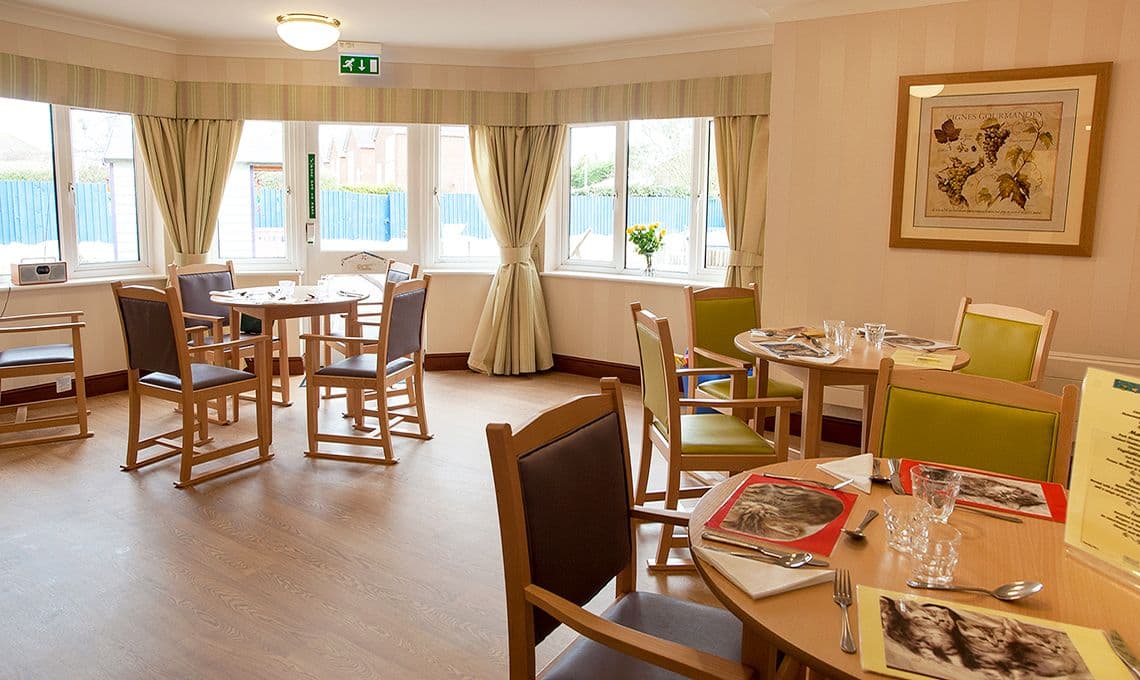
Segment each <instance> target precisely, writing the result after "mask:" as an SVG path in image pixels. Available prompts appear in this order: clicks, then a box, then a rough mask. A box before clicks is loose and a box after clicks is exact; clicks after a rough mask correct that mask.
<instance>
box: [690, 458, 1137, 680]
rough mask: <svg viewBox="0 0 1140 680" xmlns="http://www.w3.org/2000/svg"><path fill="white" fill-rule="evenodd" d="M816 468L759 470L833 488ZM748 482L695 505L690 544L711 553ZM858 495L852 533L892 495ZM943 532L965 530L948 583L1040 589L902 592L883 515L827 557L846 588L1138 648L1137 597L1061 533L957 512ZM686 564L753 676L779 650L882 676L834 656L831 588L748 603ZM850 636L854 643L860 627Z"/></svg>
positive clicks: (850, 674) (833, 672) (819, 664)
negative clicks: (719, 518)
mask: <svg viewBox="0 0 1140 680" xmlns="http://www.w3.org/2000/svg"><path fill="white" fill-rule="evenodd" d="M831 460H836V459H831ZM818 462H821V461H820V460H813V461H789V462H787V463H777V464H774V465H769V466H766V467H764V468H760V469H761V470H765V471H769V472H778V473H782V474H790V475H797V476H802V477H810V478H812V479H818V480H820V481H828V482H834V481H835V479H834V478H833V477H830V476H829V475H826V474H824V473H823V472H820V471H819V470H817V469H816V467H815V465H816V463H818ZM748 474H750V473H742V474H739V475H736V476H734V477H731V478H730V479H727V480H725V481H724V482H721V483H720V484H718V485H716V486H715V487H713V488H712V489H711V490H710V491H709V492H708V493H707V494H706V495H705V496H704V497H703V498H702V499H701V501H700V503H699V504H698V505H697V507H696V508H694V510H693V514H692V518H691V519H690V520H689V541H690V544H691V545H697V546H716V545H717V544H714V543H706V542H705V541H703V540H702V539H701V538H700V534H701V529H702V528H703V527H704V524H705V522H706V521H707V520H708V518H709V517H710V516H711V515H712V514H713V513H714V512H715V511H716V509H717V508H719V507H720V505H721V503H723V502H724V501H725V499H726V498H728V496H729V495H730V494H731V493H732V491H733V490H735V489H736V487H737V486H738V485H739V484H740V483H741V481H743V480H744V479H745V478H746V477H747V476H748ZM855 493H856V494H857V495H858V499H857V500H856V502H855V507H854V508H853V509H852V511H851V515H850V518H849V519H848V522H847V524H848V525H849V526H854V525H855V524H857V523H858V522H859V520H860V519H862V517H863V515H864V514H866V512H867V510H870V509H872V508H874V509H875V510H878V511H880V512H882V509H883V507H882V506H883V498H884V497H886V496H889V495H890V494H891V490H890V487H889V486H888V485H886V484H872V485H871V494H870V496H868V495H867V494H864V493H860V492H858V491H856V492H855ZM950 524H951V525H953V526H954V527H955V528H957V529H958V530H959V531H961V532H962V545H961V548H960V558H961V559H960V562H959V564H958V568H957V570H956V571H955V581H957V582H960V583H965V584H970V585H983V586H989V587H993V586H996V585H998V584H1001V583H1006V582H1008V581H1016V580H1018V579H1034V580H1039V581H1041V582H1043V583H1044V584H1045V589H1044V590H1043V591H1042V592H1040V593H1038V594H1037V595H1034V596H1033V597H1031V598H1029V599H1027V600H1022V601H1021V602H1001V601H999V600H996V599H994V598H991V597H989V596H986V595H982V594H974V593H955V592H942V591H931V590H912V589H910V588H907V586H906V579H907V577H908V576H909V567H910V565H909V560H908V556H907V555H903V554H901V553H898V552H896V551H894V550H891V549H889V548H887V541H886V528H885V527H884V525H883V519H882V517H879V518H877V519H875V521H873V522H871V524H870V526H868V527H867V529H866V535H867V540H865V541H862V542H855V541H852V540H850V539H847V538H845V537H840V539H839V543H838V544H837V545H836V547H835V550H834V551H833V552H832V554H831V555H830V556H827V557H826V559H828V560H829V561H830V562H831V567H832V568H843V569H849V570H850V571H851V583H852V587H853V589H854V586H856V585H866V586H873V587H876V588H883V589H886V590H893V591H896V592H910V593H915V594H918V595H922V596H925V597H933V598H936V599H940V600H947V601H951V602H962V603H966V604H972V605H977V606H981V607H987V608H990V609H995V610H998V611H1008V612H1014V613H1018V614H1024V615H1027V616H1035V617H1039V618H1042V619H1048V620H1051V621H1058V622H1062V623H1072V624H1077V625H1082V626H1090V627H1092V628H1104V629H1108V628H1114V629H1116V630H1118V631H1120V634H1121V635H1122V636H1123V637H1124V639H1125V640H1126V641H1127V642H1129V643H1130V644H1132V645H1133V648H1134V649H1135V646H1136V645H1138V644H1140V616H1137V612H1140V590H1137V589H1134V588H1131V587H1129V586H1126V585H1124V584H1122V583H1120V582H1117V581H1114V580H1112V579H1110V578H1107V577H1106V576H1104V575H1103V574H1102V573H1100V572H1099V571H1097V570H1095V569H1093V568H1092V567H1090V566H1088V565H1087V564H1086V563H1084V562H1083V561H1080V560H1078V559H1076V558H1075V557H1073V556H1071V555H1069V554H1067V552H1066V548H1065V547H1064V529H1065V525H1063V524H1060V523H1058V522H1051V521H1047V520H1043V519H1033V518H1029V517H1025V518H1024V523H1023V524H1013V523H1011V522H1004V521H1002V520H998V519H993V518H991V517H985V516H983V515H979V514H976V513H971V512H962V511H955V512H954V514H953V515H952V516H951V518H950ZM718 547H722V546H718ZM821 557H822V556H821ZM693 562H694V563H695V564H696V565H697V570H698V572H699V573H700V575H701V578H703V579H704V581H705V583H706V584H708V586H709V588H710V589H711V590H712V592H713V594H714V595H716V597H717V599H719V600H720V601H721V602H722V603H723V604H724V606H725V607H726V608H728V609H729V610H730V611H731V612H732V613H733V614H735V615H736V616H737V617H738V618H739V619H740V620H741V621H742V622H743V623H744V649H743V650H742V651H743V653H744V656H743V658H744V660H745V662H746V663H748V664H749V665H750V666H752V667H754V668H756V669H757V670H758V671H761V672H764V670H765V669H769V668H771V665H772V663H773V659H774V656H775V655H774V653H773V652H774V648H779V649H781V650H783V651H784V652H785V653H788V654H791V655H792V656H793V657H795V658H796V659H797V660H799V661H800V662H801V663H803V664H804V665H806V666H808V667H810V668H813V669H815V670H818V671H820V672H822V673H824V674H825V675H827V676H829V677H832V678H869V677H881V676H878V675H872V674H869V673H865V672H863V670H862V669H861V668H860V665H859V654H846V653H844V652H842V651H841V650H840V649H839V634H840V618H839V617H840V610H839V607H838V606H836V604H835V603H834V602H832V599H831V595H832V586H831V584H830V583H827V584H819V585H814V586H810V587H807V588H802V589H800V590H793V591H791V592H787V593H782V594H780V595H774V596H771V597H767V598H762V599H759V600H753V599H752V598H751V597H749V596H748V594H746V593H745V592H744V591H742V590H740V589H739V588H737V587H736V586H735V585H733V584H732V582H730V581H729V580H728V579H726V578H725V577H724V576H723V575H721V573H720V572H719V571H717V570H716V569H715V568H713V567H712V566H710V565H707V564H704V563H703V562H702V561H701V559H700V557H699V556H698V555H697V554H696V553H694V554H693ZM851 621H852V625H853V626H857V623H856V622H857V621H858V607H857V606H852V607H851ZM854 630H855V631H856V637H858V632H857V631H858V629H857V627H856V628H855V629H854Z"/></svg>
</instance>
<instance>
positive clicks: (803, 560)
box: [701, 531, 827, 569]
mask: <svg viewBox="0 0 1140 680" xmlns="http://www.w3.org/2000/svg"><path fill="white" fill-rule="evenodd" d="M701 538H703V539H705V540H706V541H716V542H718V543H725V544H727V545H731V546H735V547H737V548H747V549H748V550H754V551H756V552H758V553H760V554H761V555H763V556H764V557H767V558H769V559H771V560H776V561H777V562H776V563H777V564H780V566H784V567H788V568H789V569H795V568H796V567H802V566H804V565H805V564H812V565H813V566H821V567H826V566H827V562H825V561H823V560H817V559H816V557H815V555H813V554H811V553H809V552H804V551H802V550H800V551H796V552H784V551H782V550H772V549H771V548H765V547H764V546H761V545H756V544H752V543H746V542H744V541H737V540H735V539H732V538H728V537H727V536H719V535H717V534H714V533H712V532H710V531H705V532H702V533H701ZM782 560H786V561H787V562H788V563H787V564H782V563H781V561H782ZM792 563H797V564H794V566H793V564H792Z"/></svg>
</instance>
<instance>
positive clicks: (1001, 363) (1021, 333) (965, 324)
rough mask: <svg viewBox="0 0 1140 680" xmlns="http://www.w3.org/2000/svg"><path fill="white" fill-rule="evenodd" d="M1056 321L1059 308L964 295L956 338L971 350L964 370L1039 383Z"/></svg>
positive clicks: (1032, 384)
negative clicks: (1036, 309)
mask: <svg viewBox="0 0 1140 680" xmlns="http://www.w3.org/2000/svg"><path fill="white" fill-rule="evenodd" d="M1056 323H1057V312H1055V311H1054V310H1052V309H1049V310H1046V311H1045V313H1044V314H1037V313H1034V312H1030V311H1027V310H1024V309H1020V308H1018V307H1008V306H1006V305H996V304H975V303H974V302H973V301H972V300H971V299H970V298H968V297H964V298H962V304H961V305H960V306H959V307H958V320H957V322H956V323H955V324H954V340H955V342H957V344H958V345H959V346H961V348H962V349H964V350H966V351H967V352H969V353H970V363H969V365H967V366H966V367H965V368H963V369H961V372H962V373H965V374H967V375H984V376H987V377H990V378H1001V379H1002V380H1012V381H1013V382H1020V383H1025V384H1026V385H1030V386H1033V387H1036V386H1037V385H1038V384H1039V383H1040V382H1041V378H1042V377H1043V376H1044V374H1045V361H1046V359H1048V358H1049V345H1050V344H1051V343H1052V342H1053V328H1054V326H1055V325H1056Z"/></svg>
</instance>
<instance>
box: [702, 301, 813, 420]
mask: <svg viewBox="0 0 1140 680" xmlns="http://www.w3.org/2000/svg"><path fill="white" fill-rule="evenodd" d="M685 300H686V302H687V304H686V309H687V310H688V313H689V366H691V367H693V368H718V367H719V368H722V367H725V366H728V367H732V368H745V369H746V368H751V369H752V373H751V375H749V376H748V387H747V389H746V390H745V395H744V396H746V397H748V398H755V397H757V396H758V395H757V393H756V386H757V385H758V384H763V385H766V386H767V387H766V389H765V392H764V395H763V396H768V397H795V398H797V399H800V398H803V394H804V391H803V388H802V387H800V386H799V385H796V384H795V383H789V382H781V381H778V380H772V379H770V378H769V377H768V362H767V361H765V360H763V359H760V358H758V357H754V356H752V355H750V354H747V353H745V352H742V351H740V350H739V349H738V348H737V347H736V344H735V343H734V342H733V338H735V337H736V336H737V335H739V334H740V333H743V332H744V331H747V330H750V329H752V328H759V327H760V293H759V291H758V290H757V288H756V284H752V285H751V286H749V287H748V288H731V287H717V288H702V289H700V290H694V289H693V287H692V286H685ZM722 372H723V371H722ZM759 381H763V382H759ZM731 382H732V381H731V379H729V378H722V379H719V380H708V381H706V382H702V383H699V384H698V383H697V381H696V380H695V379H693V380H689V383H688V396H689V397H690V398H692V397H696V396H698V395H699V396H704V397H711V398H713V399H730V398H731V397H732V394H731ZM753 413H755V411H753ZM736 415H738V416H741V417H745V413H743V412H739V411H738V412H737V413H736ZM748 417H752V415H751V414H749V415H748ZM756 429H757V430H762V429H763V428H762V427H761V421H760V420H759V418H757V420H756Z"/></svg>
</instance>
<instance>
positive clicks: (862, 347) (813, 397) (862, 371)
mask: <svg viewBox="0 0 1140 680" xmlns="http://www.w3.org/2000/svg"><path fill="white" fill-rule="evenodd" d="M757 340H758V339H757V338H755V337H754V336H753V335H752V332H751V331H744V332H743V333H739V334H737V335H736V337H735V338H733V343H734V344H735V345H736V347H737V348H738V349H739V350H740V351H742V352H744V353H746V354H751V355H752V356H755V357H757V358H760V359H763V360H765V361H769V362H772V363H775V364H780V365H781V366H783V367H784V368H785V369H786V370H787V371H788V372H789V373H791V374H792V376H793V377H795V378H797V379H799V380H800V381H801V382H802V383H803V386H804V395H803V411H802V413H803V415H802V418H801V420H800V451H801V452H802V453H803V457H804V458H818V457H819V451H820V443H821V441H822V435H823V390H824V388H825V387H828V386H833V385H855V386H862V388H863V426H862V431H861V435H860V444H861V446H862V448H863V450H864V451H865V450H866V449H867V438H868V436H869V434H870V432H869V430H870V426H871V417H870V416H871V409H872V407H873V406H874V404H875V383H876V382H877V381H878V379H879V364H880V363H881V362H882V360H883V359H884V358H886V357H890V356H891V355H893V354H894V353H895V350H896V349H897V348H896V347H894V346H893V345H890V344H889V342H888V341H889V338H888V339H887V340H888V341H885V342H884V343H883V344H882V345H881V346H879V347H876V346H875V345H874V344H873V343H869V342H867V341H866V340H865V339H864V338H863V337H862V336H857V337H856V338H855V342H854V345H853V347H852V348H851V351H850V353H847V354H845V355H843V357H842V358H841V359H839V360H838V361H836V362H834V363H824V362H822V361H819V360H817V359H814V358H806V357H797V356H791V355H785V356H780V355H777V354H773V353H771V352H768V351H766V350H764V349H761V348H760V347H759V345H758V344H757ZM759 340H760V341H764V342H766V341H768V339H767V338H760V339H759ZM937 353H938V354H949V355H952V356H953V357H954V367H953V368H954V370H958V369H960V368H963V367H965V366H966V365H967V364H969V363H970V353H969V352H967V351H966V350H964V349H961V348H958V347H954V348H948V349H944V350H939V351H938V352H937ZM897 368H898V369H899V370H909V367H904V366H898V367H897ZM760 385H761V386H760V387H759V389H761V390H764V389H765V387H764V386H762V384H760ZM758 396H765V395H764V394H763V393H762V394H760V395H758Z"/></svg>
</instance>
